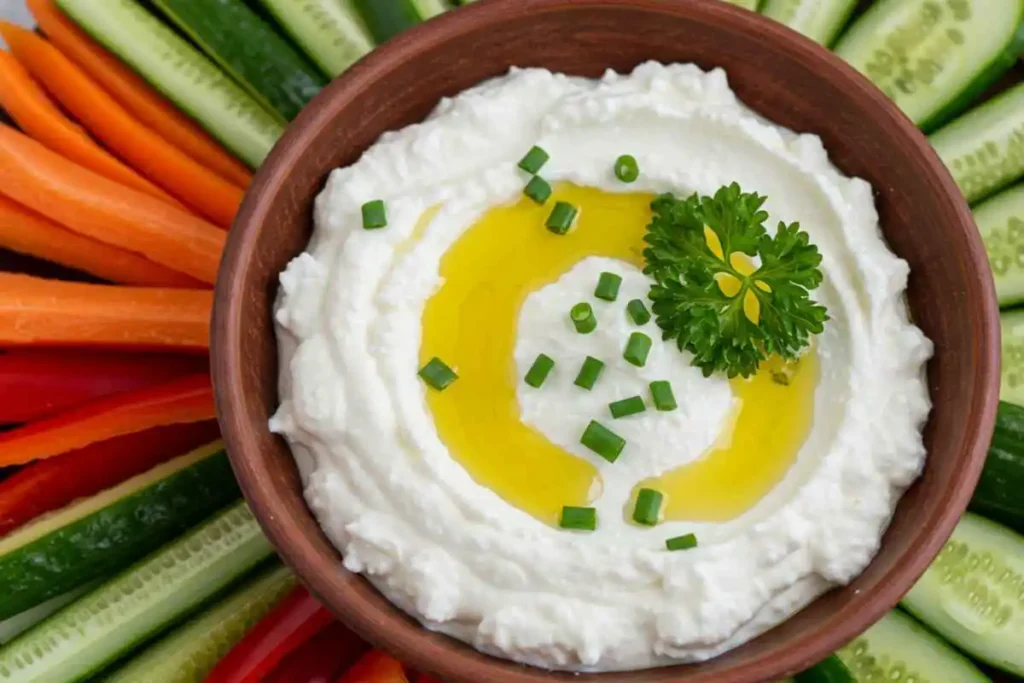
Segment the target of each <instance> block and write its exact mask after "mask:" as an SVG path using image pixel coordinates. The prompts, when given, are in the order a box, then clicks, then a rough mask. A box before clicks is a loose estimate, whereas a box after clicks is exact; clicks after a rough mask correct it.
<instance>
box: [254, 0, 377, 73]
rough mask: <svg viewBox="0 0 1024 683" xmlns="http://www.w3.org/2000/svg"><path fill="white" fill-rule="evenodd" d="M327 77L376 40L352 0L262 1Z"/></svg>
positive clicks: (356, 56) (366, 49) (348, 65)
mask: <svg viewBox="0 0 1024 683" xmlns="http://www.w3.org/2000/svg"><path fill="white" fill-rule="evenodd" d="M260 2H261V3H262V4H263V6H264V7H266V8H267V9H268V10H269V11H270V12H271V14H273V15H274V17H275V18H276V19H277V21H278V23H280V24H281V26H283V27H284V30H285V31H287V32H288V34H289V35H291V37H292V39H293V40H295V42H296V43H298V44H299V45H300V46H301V47H302V49H303V50H305V51H306V54H308V55H309V56H310V58H312V60H313V61H314V62H316V63H317V65H319V67H320V69H321V70H322V71H323V72H324V73H325V74H327V75H328V76H331V77H334V76H337V75H339V74H341V73H342V72H343V71H344V70H345V69H347V68H349V67H350V66H351V65H352V64H353V63H355V62H356V60H358V59H359V58H360V57H362V56H363V55H365V54H366V53H367V52H369V51H370V50H372V49H373V39H372V38H371V37H370V33H369V31H367V29H366V25H365V24H364V23H363V20H362V18H361V17H360V16H359V13H358V12H356V10H355V9H354V8H353V7H352V6H351V4H350V1H349V0H260Z"/></svg>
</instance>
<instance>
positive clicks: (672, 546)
mask: <svg viewBox="0 0 1024 683" xmlns="http://www.w3.org/2000/svg"><path fill="white" fill-rule="evenodd" d="M665 547H666V548H667V549H669V550H690V549H691V548H696V547H697V537H696V536H694V535H693V534H685V535H683V536H676V537H675V538H669V539H666V540H665Z"/></svg>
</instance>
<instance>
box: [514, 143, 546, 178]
mask: <svg viewBox="0 0 1024 683" xmlns="http://www.w3.org/2000/svg"><path fill="white" fill-rule="evenodd" d="M550 158H551V157H550V156H548V153H547V152H545V151H544V150H543V149H542V148H540V147H537V146H536V145H534V146H533V147H532V148H530V151H529V152H527V153H526V156H524V157H523V158H522V159H520V161H519V168H521V169H523V170H524V171H526V172H527V173H532V174H536V173H537V172H538V171H540V169H541V168H543V167H544V164H546V163H548V159H550Z"/></svg>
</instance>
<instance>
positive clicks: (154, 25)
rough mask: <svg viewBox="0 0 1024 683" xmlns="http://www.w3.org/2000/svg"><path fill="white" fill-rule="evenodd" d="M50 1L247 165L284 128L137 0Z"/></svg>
mask: <svg viewBox="0 0 1024 683" xmlns="http://www.w3.org/2000/svg"><path fill="white" fill-rule="evenodd" d="M56 2H57V5H58V6H59V7H60V8H61V9H62V10H63V11H64V13H65V14H67V15H68V16H69V17H71V19H72V20H74V21H75V23H77V24H78V25H79V26H81V27H82V28H83V29H85V31H86V32H88V33H89V34H91V35H92V36H93V37H94V38H95V39H96V40H98V41H99V42H100V43H102V44H103V45H105V46H106V47H107V48H109V49H110V50H111V51H112V52H113V53H114V54H116V55H117V56H118V57H120V58H121V61H123V62H125V63H126V64H128V65H129V66H131V67H132V68H133V69H134V70H135V71H136V72H138V73H139V74H140V75H142V76H143V77H144V78H145V79H146V80H148V81H149V82H150V83H151V84H152V85H153V86H154V87H156V89H157V90H160V91H161V92H162V93H164V94H165V95H166V96H167V97H168V98H170V99H171V101H173V102H174V103H175V104H176V105H177V106H178V108H179V109H181V110H182V111H184V112H185V113H186V114H188V115H189V116H191V117H192V118H194V119H195V120H196V121H198V122H199V123H200V125H202V126H203V127H204V128H205V129H206V130H207V131H209V132H210V134H212V135H213V136H214V137H216V138H217V139H218V140H220V141H221V142H222V143H223V144H224V146H225V147H227V148H228V149H230V150H231V151H232V152H234V153H235V154H236V155H237V156H238V157H239V158H240V159H242V160H243V161H244V162H245V163H247V164H248V165H249V166H251V167H252V168H256V167H258V166H259V165H260V164H261V163H262V162H263V159H264V158H265V157H266V156H267V154H268V153H269V152H270V149H271V147H273V146H274V143H276V142H277V140H278V138H280V137H281V134H282V133H283V132H284V125H283V124H282V123H281V121H280V120H279V119H278V118H277V117H275V116H274V115H272V114H271V113H270V112H268V111H267V110H266V109H264V108H263V107H262V106H261V105H260V104H259V103H258V102H257V101H256V100H254V99H253V98H252V97H250V96H249V95H248V93H246V92H245V91H244V90H243V89H242V88H241V87H240V86H239V85H237V84H236V83H235V82H234V81H232V80H231V78H230V77H229V76H228V75H227V74H225V73H224V72H223V71H221V70H220V69H219V68H217V65H216V64H214V63H213V62H211V61H210V60H209V59H207V58H206V57H204V56H203V55H202V54H201V53H200V52H199V51H198V50H196V49H195V48H193V47H192V46H191V45H190V44H189V43H188V42H187V41H185V40H184V39H183V38H181V37H180V36H178V34H176V33H175V32H174V31H173V30H171V29H170V28H168V27H167V26H165V25H164V24H163V23H161V22H160V20H158V19H157V18H156V17H154V16H152V15H151V14H150V13H149V12H147V11H146V10H145V9H144V8H143V7H142V6H141V5H140V4H139V2H138V1H137V0H56ZM197 4H198V3H197Z"/></svg>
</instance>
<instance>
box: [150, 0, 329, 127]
mask: <svg viewBox="0 0 1024 683" xmlns="http://www.w3.org/2000/svg"><path fill="white" fill-rule="evenodd" d="M153 4H155V5H156V7H157V8H158V9H159V10H160V11H161V12H163V14H164V15H165V16H166V17H167V18H168V19H170V20H171V22H172V23H174V25H175V26H177V27H178V28H179V29H181V31H182V32H184V33H185V34H187V35H188V36H189V37H190V38H191V39H192V41H193V42H194V43H195V44H196V45H198V46H199V48H200V49H201V50H202V51H203V52H205V53H206V56H207V57H209V58H210V59H212V60H213V61H215V62H217V64H218V65H220V67H221V68H222V69H223V70H224V71H226V72H227V73H228V74H229V75H230V76H231V77H232V78H234V79H235V82H236V83H238V84H239V85H241V86H242V88H244V89H245V91H246V92H248V93H249V95H251V96H252V97H253V98H254V99H255V100H256V101H258V102H259V103H260V104H262V105H263V107H264V108H265V109H266V110H267V111H270V112H271V113H274V114H276V115H278V116H279V117H280V120H281V121H282V122H287V121H291V120H292V119H294V118H295V117H296V116H297V115H298V113H299V110H300V109H302V108H303V107H304V106H306V103H307V102H309V101H310V100H311V99H312V98H313V96H314V95H316V94H317V93H318V92H320V90H321V89H322V88H323V87H324V85H326V83H325V81H324V78H323V76H321V75H320V73H319V72H318V71H317V69H316V67H315V66H313V65H312V64H310V63H309V62H308V61H307V60H306V58H305V56H303V55H301V54H299V53H298V52H297V51H296V50H295V49H294V48H293V47H292V46H291V44H289V43H288V42H287V41H286V40H285V39H284V38H283V37H281V36H280V35H279V34H278V33H277V31H276V30H275V29H274V27H273V26H272V25H270V24H268V23H267V22H265V21H264V20H263V19H261V18H260V16H259V15H258V14H256V13H255V12H253V11H252V10H251V9H249V8H248V7H247V6H246V4H245V3H244V2H243V0H204V1H203V2H201V3H197V2H195V0H153Z"/></svg>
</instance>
